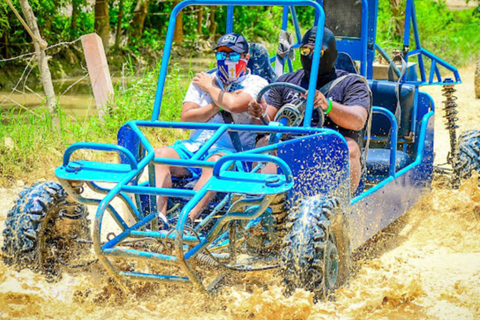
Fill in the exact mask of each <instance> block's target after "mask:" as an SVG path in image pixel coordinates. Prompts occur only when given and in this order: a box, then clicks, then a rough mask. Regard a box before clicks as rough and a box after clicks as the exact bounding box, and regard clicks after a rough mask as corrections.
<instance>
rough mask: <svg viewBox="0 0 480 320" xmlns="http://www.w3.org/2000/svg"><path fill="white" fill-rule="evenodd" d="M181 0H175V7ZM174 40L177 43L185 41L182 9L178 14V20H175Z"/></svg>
mask: <svg viewBox="0 0 480 320" xmlns="http://www.w3.org/2000/svg"><path fill="white" fill-rule="evenodd" d="M179 3H180V1H178V0H175V1H173V6H174V7H175V6H176V5H177V4H179ZM173 42H175V43H176V44H182V42H183V13H182V11H180V12H179V13H178V15H177V20H176V21H175V33H174V34H173Z"/></svg>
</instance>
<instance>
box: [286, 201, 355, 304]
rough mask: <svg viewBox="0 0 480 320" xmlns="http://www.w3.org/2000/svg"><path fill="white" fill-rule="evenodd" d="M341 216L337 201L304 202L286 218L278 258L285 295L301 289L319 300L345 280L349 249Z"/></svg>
mask: <svg viewBox="0 0 480 320" xmlns="http://www.w3.org/2000/svg"><path fill="white" fill-rule="evenodd" d="M341 216H342V212H341V208H340V203H339V202H338V200H337V199H336V198H321V199H318V198H310V199H306V200H303V201H302V202H301V204H300V205H299V207H298V209H296V210H295V209H294V212H293V213H292V214H291V215H290V216H289V218H288V219H289V221H288V224H287V229H289V231H288V234H287V236H286V238H285V241H284V249H283V250H282V256H281V262H282V269H283V273H284V284H285V286H286V293H287V294H291V293H293V291H295V289H296V288H303V289H305V290H308V291H311V292H313V293H314V294H315V299H317V300H318V299H321V298H322V297H325V296H327V295H329V294H330V293H333V291H334V290H335V288H337V287H338V286H340V285H341V284H343V283H344V282H345V281H346V280H347V279H348V274H349V269H350V247H349V245H348V237H347V236H346V234H347V232H345V231H346V225H345V224H344V221H343V219H341ZM334 230H335V231H334Z"/></svg>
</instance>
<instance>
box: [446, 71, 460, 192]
mask: <svg viewBox="0 0 480 320" xmlns="http://www.w3.org/2000/svg"><path fill="white" fill-rule="evenodd" d="M444 83H445V84H444V85H443V89H442V92H443V93H442V95H443V96H444V97H445V98H446V100H445V101H442V103H443V104H444V108H443V110H445V119H446V120H447V122H445V128H446V129H447V130H448V132H449V134H450V153H449V154H448V156H447V162H448V163H450V165H451V166H452V169H453V177H452V181H451V184H452V186H453V187H454V188H458V187H459V186H460V174H459V168H458V146H457V144H458V140H457V131H456V130H457V128H458V125H457V121H458V117H457V114H458V111H457V103H456V100H457V97H456V96H454V95H453V93H454V92H455V91H457V90H455V88H454V84H453V80H452V79H450V78H447V79H445V80H444ZM449 83H452V84H449Z"/></svg>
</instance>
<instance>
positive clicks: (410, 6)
mask: <svg viewBox="0 0 480 320" xmlns="http://www.w3.org/2000/svg"><path fill="white" fill-rule="evenodd" d="M357 3H358V2H357V1H355V0H343V1H338V0H325V1H323V0H318V1H313V0H302V1H297V0H281V1H279V0H267V1H265V0H247V1H244V0H187V1H183V2H181V3H179V4H178V5H177V6H175V8H174V9H173V10H172V13H171V15H170V20H169V26H174V25H175V22H176V19H177V15H178V13H179V12H180V11H181V10H182V9H184V8H185V7H187V6H191V5H206V6H208V5H224V6H227V23H226V30H225V32H226V33H230V32H233V31H234V30H233V19H234V17H233V14H234V8H235V6H237V5H238V6H248V5H250V6H274V5H276V6H283V7H284V9H283V18H282V30H284V31H287V27H288V22H289V18H290V15H291V18H292V23H293V27H294V29H295V36H296V38H297V41H296V43H295V45H294V46H293V48H297V47H298V46H299V45H300V41H301V37H302V34H301V30H300V26H299V23H298V18H297V14H296V10H295V7H297V6H308V7H312V8H314V9H315V22H314V25H325V26H327V27H329V28H330V29H332V30H334V31H335V34H336V35H337V34H338V31H337V30H338V29H337V28H332V25H333V24H334V23H335V22H338V21H340V23H339V25H340V27H343V28H345V26H346V21H341V19H340V20H338V19H337V21H330V19H329V18H328V16H327V18H326V15H325V11H324V8H325V10H326V11H327V13H328V11H329V10H336V9H337V10H338V9H339V8H340V9H341V10H343V11H345V10H347V9H348V8H350V9H351V11H352V12H351V15H350V16H349V17H351V16H353V17H354V18H355V19H357V21H356V22H357V25H358V22H360V34H358V30H354V32H353V34H352V28H351V27H350V28H349V29H350V30H349V31H350V34H342V35H341V36H339V35H337V36H336V38H337V49H338V51H339V52H346V53H347V54H349V55H350V56H351V57H352V59H353V60H357V61H360V74H361V75H362V76H364V77H366V78H367V79H372V78H373V61H374V60H375V51H378V52H379V54H380V55H382V56H383V57H384V58H385V60H387V61H388V62H389V63H391V62H392V59H391V58H390V56H389V55H388V54H387V53H386V52H385V50H383V48H382V47H381V46H380V45H378V44H377V43H376V32H377V14H378V0H361V8H358V5H357ZM337 18H338V17H337ZM347 29H348V28H347ZM412 29H413V36H414V43H415V49H414V50H412V51H410V33H411V30H412ZM173 33H174V29H173V28H168V31H167V36H166V40H165V47H164V48H165V49H164V52H163V59H162V63H161V68H160V74H159V78H158V85H157V93H156V96H155V102H154V107H153V112H152V118H151V120H152V121H156V120H158V118H159V115H160V109H161V104H162V98H163V89H164V84H165V79H166V75H167V69H168V62H169V60H170V53H171V46H172V43H173ZM322 37H323V28H318V30H317V35H316V41H315V46H319V45H320V43H321V40H320V39H322ZM402 54H403V57H404V59H405V60H406V61H408V59H409V58H414V57H416V58H417V59H418V69H419V73H420V80H418V79H417V80H416V81H412V80H409V81H407V80H406V77H405V76H403V77H401V79H400V82H402V83H409V84H413V85H415V86H427V85H444V84H459V83H461V79H460V75H459V73H458V70H457V69H456V68H455V67H454V66H452V65H451V64H449V63H447V62H446V61H444V60H442V59H440V58H439V57H437V56H436V55H434V54H433V53H431V52H430V51H428V50H426V49H424V48H423V47H422V45H421V41H420V35H419V31H418V24H417V17H416V12H415V2H414V0H407V3H406V13H405V29H404V40H403V48H402ZM424 58H428V59H430V60H431V64H430V75H429V77H428V79H427V76H426V68H425V62H424ZM274 60H275V56H273V57H271V58H270V61H271V62H272V61H274ZM287 61H288V66H289V69H290V71H293V66H292V63H291V60H290V59H288V57H287ZM319 63H320V56H319V54H318V52H317V51H314V55H313V65H319ZM439 66H442V67H444V68H445V69H447V70H448V71H451V72H452V73H453V76H454V80H453V79H450V78H442V76H441V74H440V70H439V68H438V67H439ZM394 70H395V72H396V73H397V75H398V76H400V70H398V68H397V67H396V66H394ZM317 74H318V70H317V69H313V70H312V73H311V78H310V85H309V88H308V89H309V92H313V91H314V89H315V86H316V79H317ZM435 77H436V81H435ZM313 98H314V97H313V95H309V96H308V97H307V107H306V112H305V119H304V126H306V127H309V126H310V124H311V114H312V110H313Z"/></svg>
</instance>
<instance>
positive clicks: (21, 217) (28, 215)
mask: <svg viewBox="0 0 480 320" xmlns="http://www.w3.org/2000/svg"><path fill="white" fill-rule="evenodd" d="M19 196H20V198H19V199H18V200H17V201H16V204H15V206H14V207H13V208H12V209H11V210H10V211H9V212H8V215H7V219H6V220H5V229H4V230H3V242H4V245H3V246H2V251H3V253H4V256H3V260H4V262H5V263H6V264H7V265H13V266H15V267H16V268H17V269H23V268H29V269H32V270H34V271H38V272H42V273H44V274H46V275H47V277H48V278H50V279H52V280H53V279H55V278H56V277H58V276H60V275H61V271H60V269H61V268H59V267H60V265H61V264H68V263H69V262H72V261H73V262H78V259H79V257H81V256H85V255H87V254H88V253H89V252H90V246H89V245H88V244H85V243H79V242H77V241H75V240H78V239H82V240H90V239H91V237H90V224H89V221H88V220H87V215H88V212H87V209H86V207H85V206H83V205H79V204H77V203H68V202H67V193H66V192H65V190H64V189H63V188H62V186H61V185H60V184H58V183H56V182H47V183H40V184H34V185H32V186H31V187H27V188H25V189H24V190H23V191H22V192H20V194H19Z"/></svg>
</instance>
